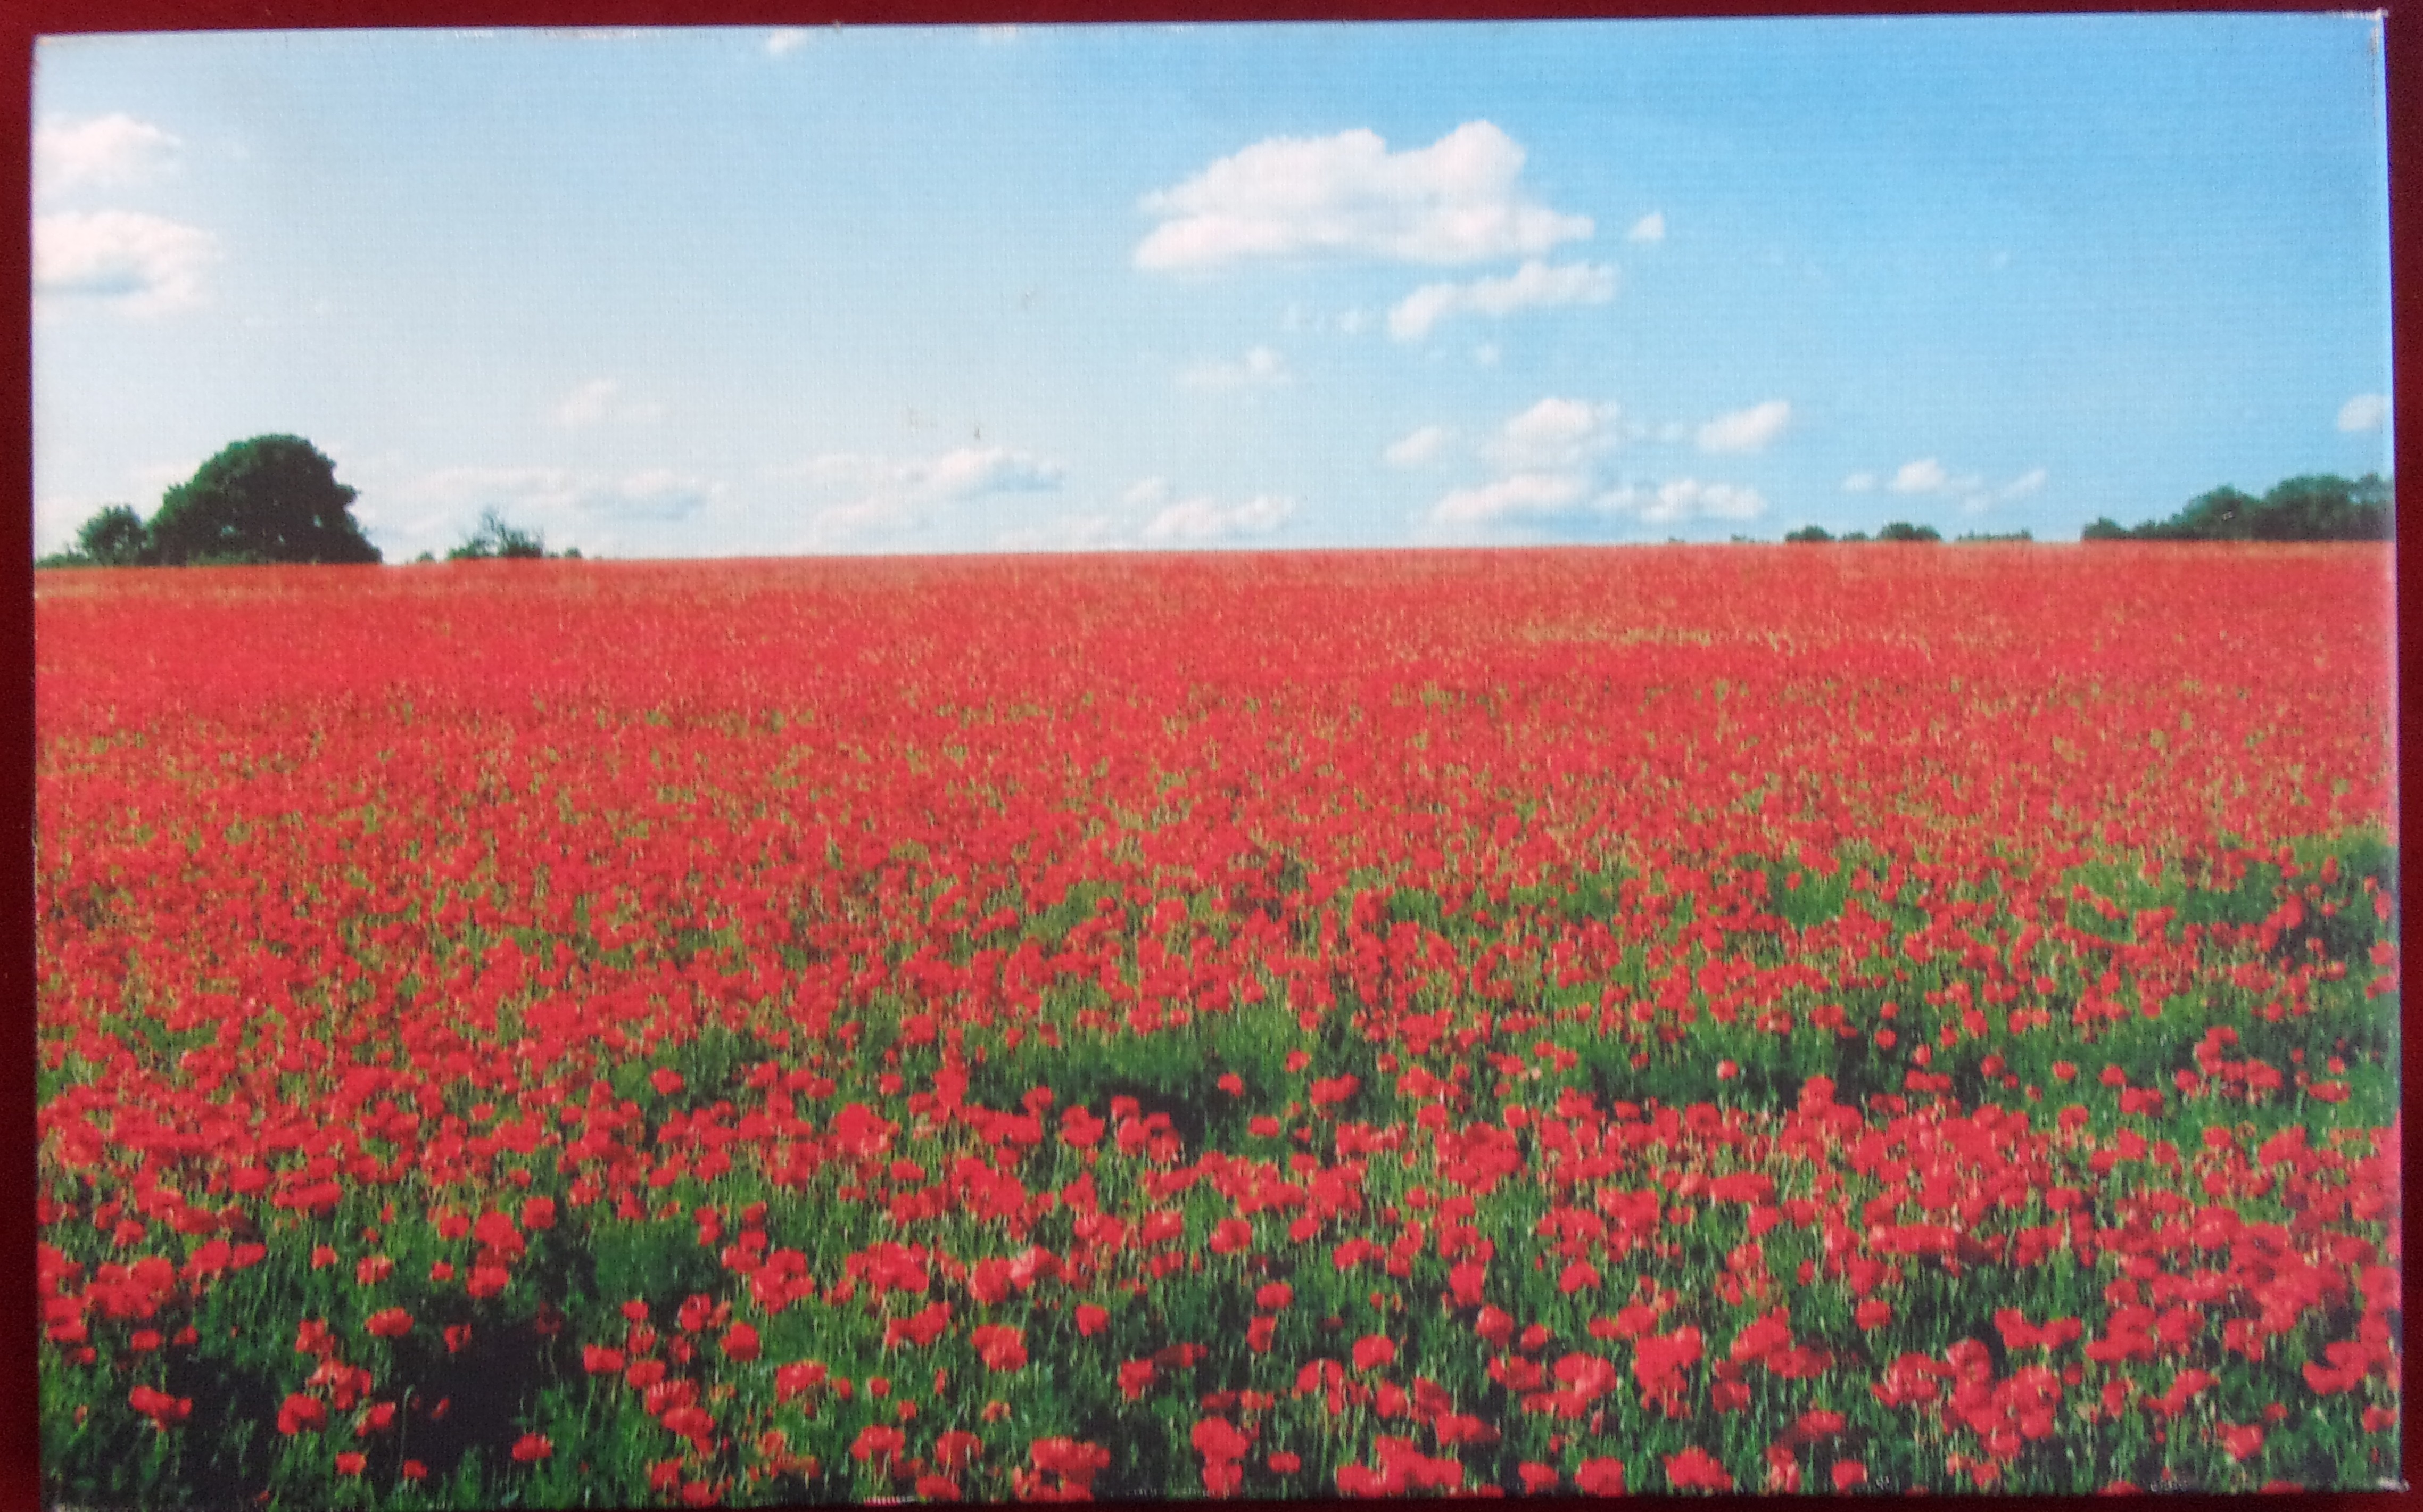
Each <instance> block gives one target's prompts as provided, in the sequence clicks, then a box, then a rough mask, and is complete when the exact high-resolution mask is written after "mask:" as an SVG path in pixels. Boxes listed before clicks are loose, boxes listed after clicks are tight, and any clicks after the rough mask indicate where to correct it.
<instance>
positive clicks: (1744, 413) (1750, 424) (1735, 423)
mask: <svg viewBox="0 0 2423 1512" xmlns="http://www.w3.org/2000/svg"><path fill="white" fill-rule="evenodd" d="M1790 423H1792V406H1790V405H1789V404H1787V403H1785V402H1784V401H1783V400H1781V399H1769V400H1767V401H1766V403H1765V404H1758V405H1752V406H1750V407H1749V408H1748V409H1736V410H1734V412H1733V413H1731V414H1728V415H1718V417H1717V418H1716V419H1714V420H1712V421H1710V422H1707V423H1706V424H1704V425H1702V426H1701V427H1700V432H1699V442H1700V450H1701V451H1702V452H1757V451H1763V450H1764V449H1765V448H1766V444H1767V443H1768V442H1769V441H1772V440H1774V439H1775V438H1777V437H1778V436H1781V435H1782V434H1783V428H1784V427H1785V426H1786V425H1789V424H1790Z"/></svg>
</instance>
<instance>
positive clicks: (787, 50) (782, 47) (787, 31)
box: [766, 26, 816, 57]
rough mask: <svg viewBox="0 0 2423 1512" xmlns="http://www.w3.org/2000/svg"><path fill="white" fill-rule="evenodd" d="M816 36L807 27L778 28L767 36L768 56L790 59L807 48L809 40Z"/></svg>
mask: <svg viewBox="0 0 2423 1512" xmlns="http://www.w3.org/2000/svg"><path fill="white" fill-rule="evenodd" d="M815 35H816V34H815V33H814V32H812V31H810V30H809V29H808V28H807V27H805V26H777V27H776V28H774V29H773V30H772V31H769V32H768V33H767V34H766V56H768V57H788V56H791V55H792V54H793V53H796V52H798V51H799V50H800V48H802V47H805V46H807V45H808V39H809V38H811V37H813V36H815Z"/></svg>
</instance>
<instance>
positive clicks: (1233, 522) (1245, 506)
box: [1144, 494, 1295, 542]
mask: <svg viewBox="0 0 2423 1512" xmlns="http://www.w3.org/2000/svg"><path fill="white" fill-rule="evenodd" d="M1294 513H1295V501H1294V500H1292V499H1281V498H1277V497H1275V496H1273V495H1270V494H1262V495H1259V496H1258V497H1256V498H1252V499H1248V500H1246V501H1244V502H1243V503H1241V504H1220V503H1215V502H1213V501H1211V500H1210V499H1186V500H1180V501H1179V502H1177V503H1174V504H1172V505H1170V506H1169V507H1168V508H1166V509H1164V510H1163V511H1162V512H1161V513H1160V514H1158V515H1155V516H1153V517H1152V518H1151V520H1150V521H1149V522H1148V523H1147V524H1146V526H1145V528H1144V538H1145V539H1146V540H1148V541H1178V542H1205V541H1218V540H1226V539H1229V538H1231V537H1234V536H1240V535H1268V534H1270V533H1272V532H1274V531H1275V530H1277V529H1278V528H1279V527H1281V526H1282V525H1285V524H1286V523H1287V522H1288V518H1289V517H1290V516H1291V515H1293V514H1294Z"/></svg>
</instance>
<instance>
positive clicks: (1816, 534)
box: [1783, 525, 1834, 545]
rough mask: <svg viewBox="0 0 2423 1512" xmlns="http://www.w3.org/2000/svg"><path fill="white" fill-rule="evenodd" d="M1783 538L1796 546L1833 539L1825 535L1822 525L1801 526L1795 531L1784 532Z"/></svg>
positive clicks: (1824, 528)
mask: <svg viewBox="0 0 2423 1512" xmlns="http://www.w3.org/2000/svg"><path fill="white" fill-rule="evenodd" d="M1783 538H1784V539H1785V540H1787V541H1791V542H1794V543H1797V544H1801V545H1807V544H1810V543H1813V542H1824V541H1830V540H1832V539H1833V538H1834V537H1833V536H1831V535H1829V534H1828V533H1826V527H1825V526H1823V525H1803V526H1801V527H1800V528H1799V529H1798V530H1797V531H1786V532H1784V533H1783Z"/></svg>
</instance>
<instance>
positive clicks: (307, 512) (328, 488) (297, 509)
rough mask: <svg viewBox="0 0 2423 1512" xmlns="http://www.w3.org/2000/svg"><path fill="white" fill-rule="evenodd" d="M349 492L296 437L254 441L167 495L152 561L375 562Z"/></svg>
mask: <svg viewBox="0 0 2423 1512" xmlns="http://www.w3.org/2000/svg"><path fill="white" fill-rule="evenodd" d="M355 497H356V496H355V493H354V490H353V489H352V488H350V487H347V486H346V485H343V484H341V483H339V482H338V481H337V470H336V464H334V463H332V462H330V461H329V460H328V459H327V458H326V457H325V456H323V455H321V454H320V452H319V449H318V448H316V447H314V446H313V445H312V444H311V443H310V442H309V441H307V440H304V439H303V438H301V437H299V436H256V437H254V438H251V439H250V440H245V441H238V442H236V443H235V444H234V445H232V446H230V447H228V448H227V449H226V450H225V451H222V452H221V453H219V454H217V455H216V456H214V457H212V458H211V459H210V460H209V461H207V462H205V463H203V464H202V465H201V467H200V468H198V469H197V470H195V473H194V475H193V477H191V478H189V479H187V480H186V481H185V482H183V483H181V484H179V485H176V486H175V487H173V488H171V489H169V490H168V492H167V494H166V496H165V497H163V498H162V500H161V501H160V513H159V514H158V515H156V516H154V517H152V520H151V525H150V536H151V545H152V549H153V551H154V553H155V555H156V558H157V560H159V561H160V562H163V563H166V564H167V565H178V566H182V565H202V564H212V563H240V562H341V563H372V562H376V561H378V560H379V551H378V548H377V547H375V546H372V544H371V543H370V540H369V538H368V537H366V536H364V535H363V534H362V530H361V526H360V525H359V524H357V523H356V521H355V519H354V517H353V513H352V510H353V503H354V499H355Z"/></svg>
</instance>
